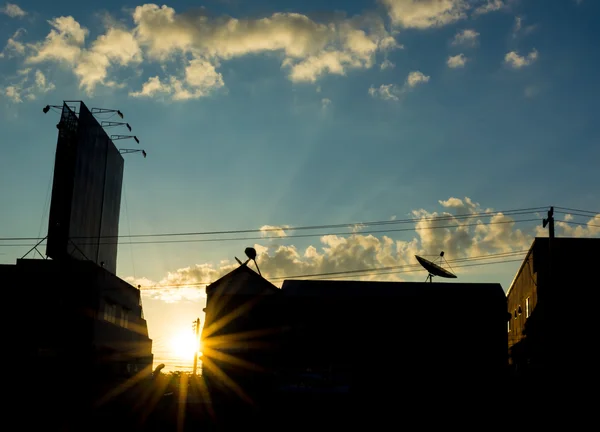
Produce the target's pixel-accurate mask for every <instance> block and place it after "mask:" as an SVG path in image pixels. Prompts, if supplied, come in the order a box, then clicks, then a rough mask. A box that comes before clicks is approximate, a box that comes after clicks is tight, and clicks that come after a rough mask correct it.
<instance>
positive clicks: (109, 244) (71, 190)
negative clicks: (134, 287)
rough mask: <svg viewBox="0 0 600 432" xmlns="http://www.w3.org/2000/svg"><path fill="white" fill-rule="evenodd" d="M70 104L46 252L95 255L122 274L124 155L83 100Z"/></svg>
mask: <svg viewBox="0 0 600 432" xmlns="http://www.w3.org/2000/svg"><path fill="white" fill-rule="evenodd" d="M79 103H80V107H79V113H78V114H77V113H75V112H74V111H73V109H72V108H71V107H69V106H68V105H67V104H66V103H65V104H64V105H63V111H62V115H61V120H60V122H59V124H58V125H57V127H58V128H59V132H58V143H57V146H56V159H55V163H54V182H53V185H52V201H51V204H50V217H49V223H48V242H47V246H46V254H47V255H48V256H49V257H51V258H52V259H55V260H57V259H69V258H75V259H81V260H90V261H94V262H95V263H97V264H99V265H102V266H103V267H105V268H106V269H107V270H109V271H111V272H113V273H116V266H117V243H118V242H117V236H118V233H119V214H120V209H121V186H122V181H123V157H122V156H121V154H120V153H119V150H118V149H117V148H116V147H115V145H114V143H113V142H112V141H111V139H110V138H109V136H108V135H107V134H106V132H105V131H104V129H103V128H102V126H101V125H100V124H99V123H98V121H97V120H96V119H95V117H94V116H93V115H92V113H91V112H90V111H89V110H88V108H87V107H86V106H85V104H84V103H83V102H79Z"/></svg>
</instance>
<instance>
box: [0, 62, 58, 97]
mask: <svg viewBox="0 0 600 432" xmlns="http://www.w3.org/2000/svg"><path fill="white" fill-rule="evenodd" d="M32 72H33V73H32ZM8 81H9V82H10V83H9V84H8V85H7V86H6V87H4V88H3V89H1V92H2V93H4V95H5V96H6V97H8V98H9V99H11V100H12V101H13V102H15V103H20V102H23V98H26V99H28V100H34V99H36V97H37V96H38V95H39V94H43V93H47V92H49V91H52V90H54V88H55V85H54V84H53V83H52V82H49V81H48V80H47V79H46V76H45V75H44V74H43V73H42V71H40V70H39V69H36V70H35V71H33V69H32V68H26V69H20V70H18V71H17V74H16V76H12V77H9V79H8Z"/></svg>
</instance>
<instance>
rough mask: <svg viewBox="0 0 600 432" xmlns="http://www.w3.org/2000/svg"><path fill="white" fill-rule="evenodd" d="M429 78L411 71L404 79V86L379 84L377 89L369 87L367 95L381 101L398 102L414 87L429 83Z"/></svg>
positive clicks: (421, 73)
mask: <svg viewBox="0 0 600 432" xmlns="http://www.w3.org/2000/svg"><path fill="white" fill-rule="evenodd" d="M429 79H430V77H429V76H428V75H425V74H424V73H423V72H421V71H412V72H410V73H409V74H408V76H407V77H406V81H405V82H404V85H402V86H398V85H396V84H381V85H380V86H379V87H372V86H371V87H370V88H369V95H371V96H372V97H376V98H379V99H383V100H391V101H399V100H400V98H401V97H402V95H403V94H405V93H406V92H408V91H410V90H412V89H414V88H415V87H417V86H419V85H421V84H425V83H428V82H429Z"/></svg>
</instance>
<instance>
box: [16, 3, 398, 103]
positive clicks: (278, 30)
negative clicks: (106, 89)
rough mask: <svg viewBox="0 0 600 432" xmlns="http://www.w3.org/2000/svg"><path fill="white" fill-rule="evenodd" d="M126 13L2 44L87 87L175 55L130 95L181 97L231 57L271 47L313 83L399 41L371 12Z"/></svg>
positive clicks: (214, 79)
mask: <svg viewBox="0 0 600 432" xmlns="http://www.w3.org/2000/svg"><path fill="white" fill-rule="evenodd" d="M131 18H132V25H130V26H128V27H127V26H124V25H123V24H115V23H114V22H108V21H109V20H107V22H106V23H105V24H106V29H105V31H104V33H103V34H101V35H99V36H98V37H97V38H95V39H93V40H88V39H89V36H90V32H89V30H88V29H87V28H85V27H83V26H82V25H81V24H80V23H79V22H77V21H76V20H75V18H73V17H72V16H61V17H56V18H53V19H51V20H49V21H48V24H49V25H50V27H51V29H50V32H49V33H48V35H47V36H46V37H45V39H43V40H41V41H37V42H33V43H29V44H26V45H23V44H15V40H16V38H14V37H13V38H11V40H9V44H8V45H7V48H6V49H7V50H12V51H17V52H18V53H19V54H21V55H24V56H25V63H26V64H27V65H37V64H41V63H45V62H58V63H61V64H63V65H65V66H67V67H69V68H71V69H72V70H73V72H74V73H75V75H76V76H77V77H78V79H79V84H80V87H81V88H83V89H84V90H86V91H87V92H88V93H91V92H93V91H94V89H95V87H96V86H97V85H109V86H110V85H118V84H117V83H115V82H113V81H111V80H109V79H108V76H109V71H110V70H111V68H115V67H126V66H137V65H140V64H142V61H145V63H144V64H147V63H152V62H154V63H156V64H160V65H161V66H165V63H167V62H174V63H175V64H178V65H179V66H180V67H178V68H176V69H178V70H179V71H180V72H179V73H176V74H169V73H165V75H163V76H159V75H154V76H151V77H149V78H148V79H147V81H146V82H145V83H144V84H143V86H142V87H141V88H140V89H137V90H136V91H133V92H131V95H132V96H135V97H146V96H154V95H157V94H162V95H165V96H168V97H170V98H172V99H175V100H184V99H193V98H199V97H203V96H206V95H208V94H210V93H211V92H212V91H215V90H217V89H219V88H221V87H223V86H224V85H225V83H224V82H223V76H222V75H221V73H220V72H218V68H219V66H220V64H221V62H223V61H226V60H229V59H233V58H236V57H242V56H248V55H256V54H263V55H264V54H267V55H269V54H270V55H273V56H275V58H278V59H279V60H280V62H281V63H280V64H281V68H282V69H283V70H284V71H285V72H286V73H287V75H288V77H289V79H290V80H291V81H293V82H315V81H316V80H318V79H319V78H320V77H322V76H323V75H327V74H334V75H345V74H347V73H348V71H350V70H353V69H366V68H371V67H372V66H373V65H374V63H375V60H376V55H377V53H380V52H381V53H387V52H389V51H390V50H393V49H396V48H400V45H398V43H397V42H396V40H395V39H394V38H393V37H392V36H391V34H390V33H389V32H388V31H387V30H386V28H385V25H384V20H383V19H382V18H380V17H376V16H372V15H361V16H357V17H352V18H348V17H341V16H340V17H332V18H331V19H330V20H329V21H326V22H317V21H315V20H313V19H311V18H309V17H308V16H306V15H303V14H298V13H287V12H286V13H274V14H272V15H270V16H266V17H263V18H247V19H238V18H233V17H229V16H222V17H210V16H208V15H207V14H205V13H203V12H202V11H200V12H189V13H177V12H176V11H175V9H174V8H172V7H169V6H167V5H163V6H158V5H156V4H144V5H141V6H137V7H136V8H135V9H134V10H133V12H132V15H131ZM163 70H164V67H163Z"/></svg>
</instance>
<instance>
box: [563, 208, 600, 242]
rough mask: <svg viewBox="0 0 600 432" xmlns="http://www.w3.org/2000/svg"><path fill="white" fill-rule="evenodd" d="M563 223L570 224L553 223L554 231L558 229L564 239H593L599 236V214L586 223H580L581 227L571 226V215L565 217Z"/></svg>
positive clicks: (572, 218)
mask: <svg viewBox="0 0 600 432" xmlns="http://www.w3.org/2000/svg"><path fill="white" fill-rule="evenodd" d="M564 219H565V221H567V222H571V223H567V222H561V221H556V222H555V229H559V230H560V232H561V235H563V236H565V237H595V236H597V235H600V214H597V215H595V216H594V217H592V218H590V219H589V220H588V221H587V222H582V223H581V225H575V224H573V220H574V217H573V215H570V214H567V215H565V218H564Z"/></svg>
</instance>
